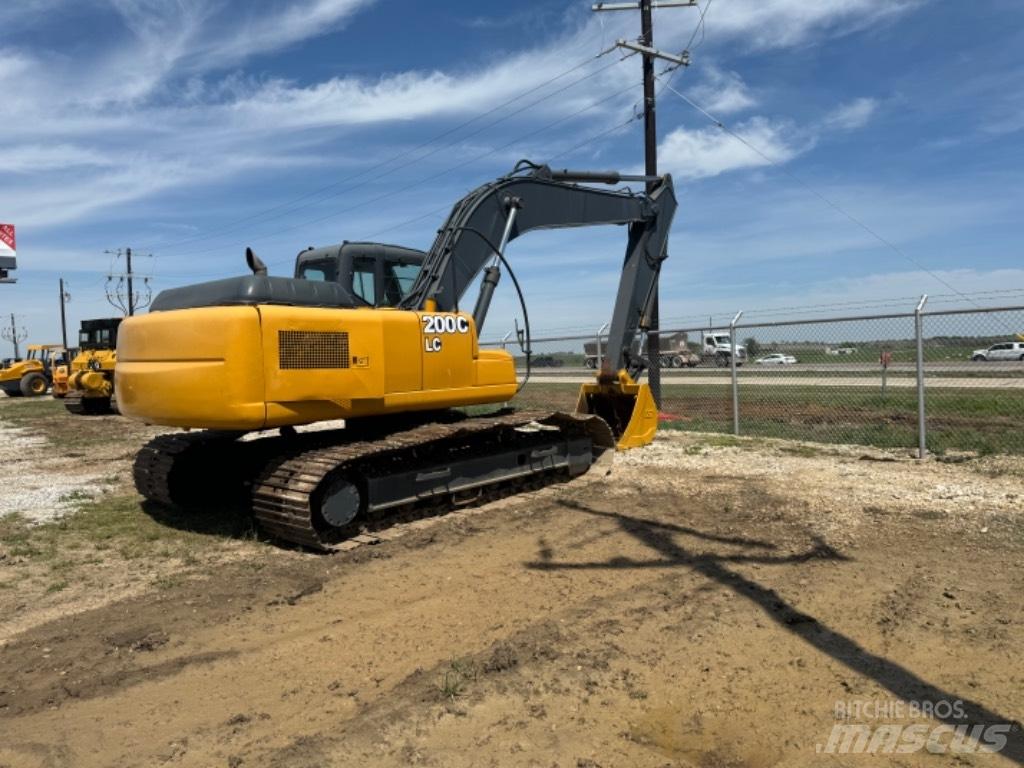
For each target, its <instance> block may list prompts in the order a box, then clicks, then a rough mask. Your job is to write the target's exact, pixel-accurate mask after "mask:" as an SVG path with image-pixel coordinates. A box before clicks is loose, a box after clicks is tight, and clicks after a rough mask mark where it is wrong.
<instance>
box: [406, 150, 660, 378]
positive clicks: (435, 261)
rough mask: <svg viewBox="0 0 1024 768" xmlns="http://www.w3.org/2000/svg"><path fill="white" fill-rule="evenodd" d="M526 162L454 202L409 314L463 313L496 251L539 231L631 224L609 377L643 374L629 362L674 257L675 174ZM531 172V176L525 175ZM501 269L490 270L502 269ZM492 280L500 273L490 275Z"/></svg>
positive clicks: (480, 311)
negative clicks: (638, 187) (665, 265)
mask: <svg viewBox="0 0 1024 768" xmlns="http://www.w3.org/2000/svg"><path fill="white" fill-rule="evenodd" d="M524 163H525V161H523V162H521V163H520V164H519V165H518V166H517V170H516V171H514V172H513V173H512V174H510V175H509V176H506V177H503V178H500V179H498V180H496V181H494V182H490V183H488V184H484V185H482V186H480V187H478V188H477V189H475V190H473V191H472V192H471V193H470V194H468V195H467V196H466V197H464V198H463V199H462V200H460V201H459V202H458V203H456V204H455V206H454V208H453V209H452V212H451V215H449V217H448V220H447V221H446V222H445V224H444V226H443V227H442V228H441V229H440V230H439V231H438V234H437V237H436V239H435V240H434V243H433V245H432V246H431V248H430V250H429V251H428V253H427V255H426V257H425V258H424V261H423V267H422V270H421V271H420V274H419V277H418V278H417V280H416V282H415V283H414V284H413V286H412V288H411V289H410V291H409V293H408V295H407V296H406V298H405V300H404V301H403V302H402V306H403V307H404V308H406V309H431V310H434V309H436V310H440V311H443V312H451V311H457V310H458V309H459V303H460V301H461V299H462V297H463V294H464V293H465V291H466V290H467V288H468V287H469V285H470V284H471V283H472V282H473V281H474V279H476V277H477V276H478V275H479V274H480V272H481V270H484V269H485V266H486V265H487V263H488V262H492V261H496V252H498V253H500V252H501V251H503V250H504V247H505V245H506V244H507V243H508V242H509V241H511V240H513V239H515V238H516V237H519V236H520V235H522V234H524V233H526V232H529V231H531V230H535V229H557V228H565V227H583V226H593V225H599V224H619V225H626V226H628V228H629V229H628V231H629V236H628V239H627V244H626V253H625V258H624V260H623V264H622V274H621V278H620V280H619V288H618V295H617V298H616V301H615V307H614V311H613V314H612V323H611V335H610V338H609V341H608V354H607V356H606V358H605V369H604V371H603V373H604V376H605V377H606V378H607V377H608V376H610V375H614V374H615V373H617V372H618V371H620V370H625V371H627V372H628V373H629V374H630V376H636V375H637V374H639V372H640V371H641V370H642V368H643V362H642V361H641V360H638V359H632V358H631V357H630V344H631V342H632V340H633V337H634V336H635V334H636V332H637V329H638V328H646V327H647V325H648V323H647V319H648V318H649V316H650V304H651V301H652V297H653V295H654V288H655V286H656V285H657V281H658V275H659V273H660V269H661V263H662V262H663V261H664V260H665V258H666V256H667V244H668V233H669V229H670V227H671V226H672V218H673V216H674V215H675V210H676V198H675V191H674V188H673V186H672V178H671V176H667V175H666V176H662V177H655V178H654V179H649V178H648V177H646V176H624V175H621V174H619V173H615V172H607V173H594V172H578V171H569V170H561V171H554V170H552V169H550V168H549V167H547V166H544V165H540V166H537V165H533V164H529V163H527V164H525V168H524ZM524 170H525V171H526V172H525V173H524V172H523V171H524ZM651 180H653V181H655V185H654V188H653V190H652V191H651V192H650V193H634V192H631V191H629V190H621V189H616V190H607V189H598V188H595V187H592V186H581V185H582V184H586V183H601V184H619V183H621V182H625V181H637V182H647V181H651ZM497 268H498V267H497V264H496V263H494V264H492V266H490V267H486V270H487V271H488V272H489V271H490V270H492V269H495V270H496V269H497ZM491 274H493V273H491ZM487 277H490V275H485V280H483V281H482V284H481V291H482V296H481V299H483V300H481V299H478V300H477V305H476V311H475V312H474V316H475V320H476V325H477V333H479V332H480V329H481V327H482V326H483V322H484V319H485V316H486V311H487V306H488V305H489V301H490V296H489V291H492V290H493V283H496V282H497V280H496V278H494V279H493V283H492V284H489V280H488V279H486V278H487Z"/></svg>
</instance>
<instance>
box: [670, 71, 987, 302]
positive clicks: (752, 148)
mask: <svg viewBox="0 0 1024 768" xmlns="http://www.w3.org/2000/svg"><path fill="white" fill-rule="evenodd" d="M665 87H666V88H667V89H668V90H670V91H672V93H674V94H675V95H676V96H678V97H679V98H680V99H682V100H683V101H684V102H686V103H687V104H689V105H690V106H691V107H693V108H694V109H695V110H697V111H698V112H700V113H701V114H702V115H704V116H705V117H706V118H708V119H709V120H710V121H711V122H712V123H714V124H715V125H716V126H717V127H718V128H720V129H721V130H722V131H724V132H725V133H727V134H729V135H730V136H732V137H733V138H734V139H736V140H737V141H739V142H740V143H741V144H743V145H744V146H745V147H747V148H748V149H749V150H750V151H752V152H754V153H756V154H757V155H758V156H759V157H761V158H762V159H763V160H764V161H765V162H767V163H768V164H769V165H771V166H772V167H774V168H776V169H778V170H780V171H782V172H783V173H784V174H785V175H786V176H788V177H789V178H791V179H792V180H793V181H795V182H796V183H797V184H799V185H800V186H802V187H803V188H804V189H806V190H807V191H808V192H810V193H811V194H812V195H814V196H815V197H817V198H818V199H819V200H821V201H822V202H823V203H825V204H826V205H827V206H829V207H830V208H832V209H833V210H834V211H836V212H837V213H839V214H841V215H842V216H845V217H846V218H847V219H849V220H850V221H852V222H853V223H854V224H856V225H857V226H858V227H860V228H861V229H863V230H864V231H865V232H867V233H868V234H869V235H871V236H872V237H873V238H875V239H876V240H878V242H880V243H882V244H883V245H884V246H886V247H887V248H889V249H890V250H892V251H893V252H894V253H897V254H899V255H900V256H902V257H903V258H904V259H906V260H907V261H909V262H910V263H911V264H913V265H914V266H915V267H917V268H918V269H919V270H921V271H922V272H924V273H926V274H928V275H929V276H931V277H932V278H934V279H935V280H936V281H937V282H939V283H941V284H942V285H944V286H945V287H946V288H948V289H949V290H951V291H952V292H953V293H955V294H957V295H958V296H961V297H963V298H964V300H965V301H970V299H969V298H967V296H966V294H964V293H963V292H961V291H958V290H957V289H956V287H955V286H954V285H951V284H950V283H949V282H947V281H946V280H944V279H943V278H942V277H940V276H939V275H937V274H936V273H935V272H932V271H931V270H930V269H928V267H926V266H924V265H923V264H922V263H921V262H919V261H917V259H915V258H913V257H912V256H910V255H909V254H908V253H906V252H905V251H904V250H903V249H902V248H900V247H899V246H897V245H896V244H895V243H893V242H892V241H891V240H888V239H887V238H884V237H882V236H881V235H880V234H878V232H876V231H875V230H874V229H872V228H871V227H869V226H868V225H867V224H865V223H864V222H863V221H861V220H860V219H858V218H857V217H856V216H854V215H853V214H852V213H850V212H849V211H847V210H846V209H845V208H843V207H842V206H840V205H839V204H838V203H835V202H833V201H832V200H831V199H829V198H828V197H826V196H825V195H824V194H823V193H822V192H819V191H818V190H817V189H815V188H814V187H813V186H811V185H810V184H809V183H808V182H806V181H804V180H803V179H801V178H800V177H799V176H797V175H796V174H794V173H793V172H791V171H790V170H789V169H788V168H786V167H785V166H783V165H782V164H781V163H778V162H776V161H775V160H774V159H772V158H771V157H769V156H768V155H766V154H765V153H764V152H762V151H761V150H760V149H759V148H758V147H756V146H755V145H754V144H753V143H751V142H750V141H748V140H747V139H745V138H743V136H741V135H740V134H738V133H736V131H734V130H732V129H731V128H729V127H728V126H727V125H726V124H725V123H724V122H722V121H721V120H719V119H718V118H717V117H715V116H714V115H712V114H711V113H710V112H708V111H707V110H706V109H704V107H702V106H700V105H699V104H697V103H696V102H694V101H693V100H692V99H690V98H689V97H687V96H684V95H683V94H682V93H680V92H679V91H677V90H676V89H675V88H673V87H672V85H671V84H670V83H666V84H665ZM975 306H977V305H975ZM978 308H979V309H980V307H978Z"/></svg>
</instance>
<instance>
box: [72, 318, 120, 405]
mask: <svg viewBox="0 0 1024 768" xmlns="http://www.w3.org/2000/svg"><path fill="white" fill-rule="evenodd" d="M122 319H123V318H120V317H111V318H102V319H98V320H83V321H82V325H81V328H80V329H79V332H78V349H79V351H78V354H77V355H75V357H74V359H73V360H72V361H71V370H70V371H69V372H68V376H67V381H66V383H63V385H62V387H61V388H62V389H64V390H65V392H64V394H63V399H64V407H65V408H67V410H68V411H69V412H71V413H73V414H76V415H86V416H100V415H104V414H109V413H117V397H116V395H115V392H114V369H115V366H116V365H117V330H118V327H119V326H120V325H121V321H122Z"/></svg>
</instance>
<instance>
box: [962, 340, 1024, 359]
mask: <svg viewBox="0 0 1024 768" xmlns="http://www.w3.org/2000/svg"><path fill="white" fill-rule="evenodd" d="M971 360H974V361H975V362H986V361H992V360H1024V341H1004V342H1002V343H1000V344H993V345H992V346H991V347H989V348H988V349H976V350H974V351H973V352H972V353H971Z"/></svg>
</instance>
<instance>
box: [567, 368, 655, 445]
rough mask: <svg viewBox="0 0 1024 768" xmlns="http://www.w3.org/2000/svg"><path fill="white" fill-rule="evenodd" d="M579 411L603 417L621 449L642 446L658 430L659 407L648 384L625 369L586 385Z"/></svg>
mask: <svg viewBox="0 0 1024 768" xmlns="http://www.w3.org/2000/svg"><path fill="white" fill-rule="evenodd" d="M576 412H577V413H586V414H594V415H595V416H600V417H601V418H602V419H604V420H605V421H606V422H608V426H609V427H611V430H612V433H613V434H614V435H615V440H616V443H615V447H616V448H617V449H618V450H620V451H626V450H629V449H630V448H640V447H642V446H644V445H647V444H649V443H650V442H651V441H652V440H654V433H655V432H657V431H658V407H657V406H656V405H655V403H654V397H653V395H651V388H650V387H649V386H647V385H646V384H637V383H636V382H634V381H633V380H632V379H630V377H629V375H628V374H626V373H625V371H623V372H622V373H620V374H619V377H618V378H617V379H613V380H611V381H601V380H599V381H598V382H597V383H595V384H584V385H583V386H582V387H581V388H580V397H579V400H578V401H577V402H576Z"/></svg>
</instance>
